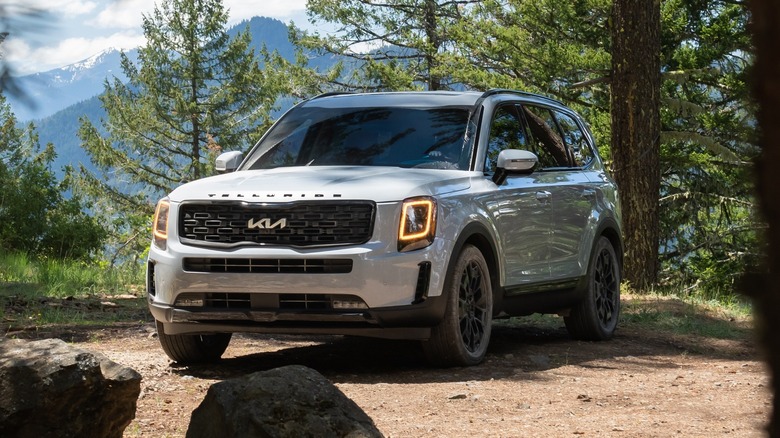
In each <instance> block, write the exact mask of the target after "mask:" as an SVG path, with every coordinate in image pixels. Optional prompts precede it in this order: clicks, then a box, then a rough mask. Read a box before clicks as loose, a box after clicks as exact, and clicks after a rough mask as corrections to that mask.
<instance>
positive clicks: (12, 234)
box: [0, 95, 105, 260]
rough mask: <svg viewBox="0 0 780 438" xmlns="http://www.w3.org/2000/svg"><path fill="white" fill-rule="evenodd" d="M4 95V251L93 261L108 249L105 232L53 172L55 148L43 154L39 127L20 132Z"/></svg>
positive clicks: (0, 116)
mask: <svg viewBox="0 0 780 438" xmlns="http://www.w3.org/2000/svg"><path fill="white" fill-rule="evenodd" d="M16 125H17V121H16V118H15V117H14V115H13V114H12V113H11V111H10V109H9V108H8V105H7V104H6V103H5V98H3V97H2V96H1V95H0V187H2V188H3V190H2V191H0V246H2V248H3V249H5V250H9V251H20V252H24V253H27V254H31V255H35V256H36V257H41V258H47V257H51V258H58V259H62V258H66V257H68V258H73V259H78V260H89V259H91V258H92V257H93V256H94V255H96V254H97V253H98V251H99V250H100V249H101V248H102V245H103V242H104V239H105V230H104V228H103V227H102V226H101V224H100V223H99V222H98V221H97V220H96V219H95V218H93V217H90V216H88V215H87V214H85V213H84V209H83V207H84V206H83V203H82V201H81V199H80V198H79V197H77V196H73V197H71V198H67V197H66V196H65V195H64V193H65V192H66V191H67V190H68V189H69V187H70V186H69V184H68V182H67V181H57V179H56V178H55V175H54V172H53V171H52V169H51V163H52V161H53V160H54V157H55V154H54V147H53V146H52V145H48V146H47V147H46V148H45V149H43V150H41V149H40V146H39V145H38V139H37V136H36V134H35V127H34V126H33V125H29V126H28V127H27V128H26V129H20V128H18V127H17V126H16Z"/></svg>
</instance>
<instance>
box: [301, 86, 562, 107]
mask: <svg viewBox="0 0 780 438" xmlns="http://www.w3.org/2000/svg"><path fill="white" fill-rule="evenodd" d="M492 96H500V97H498V99H499V100H504V99H507V100H514V99H520V100H528V101H535V102H543V103H547V104H555V105H561V106H563V105H562V104H561V103H560V102H558V101H556V100H554V99H550V98H549V97H546V96H542V95H539V94H533V93H527V92H523V91H516V90H506V89H492V90H488V91H485V92H481V91H391V92H374V93H326V94H322V95H319V96H316V97H313V98H311V99H309V100H307V101H304V102H302V103H301V104H300V105H298V106H299V107H316V108H366V107H383V106H386V107H393V106H398V107H405V108H414V107H419V108H432V107H433V108H435V107H447V106H463V107H471V106H474V105H476V104H478V103H480V102H481V101H482V100H484V99H486V98H489V97H492Z"/></svg>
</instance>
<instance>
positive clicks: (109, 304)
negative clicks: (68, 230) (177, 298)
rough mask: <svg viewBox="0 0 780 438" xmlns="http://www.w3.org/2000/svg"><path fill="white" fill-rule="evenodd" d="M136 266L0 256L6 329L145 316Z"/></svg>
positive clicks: (0, 296) (0, 294) (0, 289)
mask: <svg viewBox="0 0 780 438" xmlns="http://www.w3.org/2000/svg"><path fill="white" fill-rule="evenodd" d="M143 278H144V273H143V270H142V268H141V267H139V266H124V267H111V266H108V265H106V264H102V263H94V264H91V263H85V262H75V261H62V260H33V259H31V258H29V257H28V256H26V255H24V254H12V253H7V254H2V255H0V304H2V308H3V319H2V321H1V322H0V324H1V326H0V327H2V328H3V329H4V331H5V332H10V331H15V330H28V329H31V328H37V327H42V326H52V325H64V326H90V325H101V324H102V325H105V324H112V323H117V322H127V321H132V320H136V321H137V320H139V318H140V319H144V318H145V317H146V313H147V311H146V304H145V299H144V296H143V292H142V289H143V288H142V286H141V284H142V282H143Z"/></svg>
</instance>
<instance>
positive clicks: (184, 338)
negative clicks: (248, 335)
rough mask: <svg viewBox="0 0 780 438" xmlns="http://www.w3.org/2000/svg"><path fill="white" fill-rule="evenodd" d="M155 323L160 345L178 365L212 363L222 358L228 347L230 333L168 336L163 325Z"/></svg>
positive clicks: (158, 322)
mask: <svg viewBox="0 0 780 438" xmlns="http://www.w3.org/2000/svg"><path fill="white" fill-rule="evenodd" d="M156 323H157V336H158V337H159V338H160V345H161V346H162V349H163V351H165V354H167V355H168V357H169V358H171V359H172V360H174V361H175V362H178V363H183V364H194V363H203V362H214V361H216V360H219V358H220V357H222V353H224V352H225V350H226V349H227V347H228V344H229V343H230V338H231V337H232V335H233V334H232V333H217V334H214V335H169V334H166V333H165V330H164V328H163V324H162V323H161V322H160V321H156Z"/></svg>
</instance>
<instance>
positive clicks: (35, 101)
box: [8, 49, 138, 121]
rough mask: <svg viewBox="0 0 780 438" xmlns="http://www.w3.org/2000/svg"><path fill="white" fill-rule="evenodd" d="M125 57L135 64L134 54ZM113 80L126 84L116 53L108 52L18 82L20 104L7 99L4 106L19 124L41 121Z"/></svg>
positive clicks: (95, 92) (97, 92)
mask: <svg viewBox="0 0 780 438" xmlns="http://www.w3.org/2000/svg"><path fill="white" fill-rule="evenodd" d="M127 56H128V57H129V58H130V59H131V60H132V61H136V60H137V59H138V51H137V50H131V51H129V52H127ZM114 76H116V77H118V78H119V79H121V80H123V81H124V80H127V78H126V77H125V75H124V74H123V73H122V69H121V68H120V52H119V51H118V50H115V49H109V50H106V51H104V52H101V53H98V54H97V55H94V56H91V57H89V58H87V59H85V60H83V61H79V62H77V63H75V64H71V65H68V66H65V67H62V68H58V69H54V70H50V71H47V72H42V73H35V74H32V75H28V76H22V77H20V78H18V83H17V84H18V85H19V87H20V88H21V89H22V90H23V91H24V93H25V98H24V101H22V100H20V99H19V98H14V97H9V98H8V102H9V104H10V105H11V109H12V110H13V111H14V114H16V117H17V118H18V119H19V120H21V121H28V120H33V119H42V118H44V117H48V116H50V115H52V114H54V113H56V112H57V111H59V110H62V109H64V108H67V107H68V106H70V105H73V104H74V103H77V102H80V101H83V100H86V99H89V98H90V97H93V96H95V95H97V94H99V93H101V92H102V91H103V83H104V81H105V80H106V79H108V78H113V77H114ZM29 102H32V104H30V103H29Z"/></svg>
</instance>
